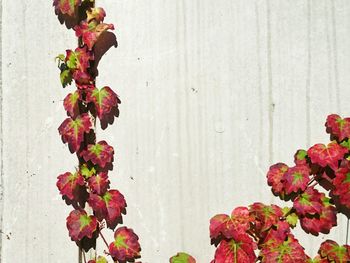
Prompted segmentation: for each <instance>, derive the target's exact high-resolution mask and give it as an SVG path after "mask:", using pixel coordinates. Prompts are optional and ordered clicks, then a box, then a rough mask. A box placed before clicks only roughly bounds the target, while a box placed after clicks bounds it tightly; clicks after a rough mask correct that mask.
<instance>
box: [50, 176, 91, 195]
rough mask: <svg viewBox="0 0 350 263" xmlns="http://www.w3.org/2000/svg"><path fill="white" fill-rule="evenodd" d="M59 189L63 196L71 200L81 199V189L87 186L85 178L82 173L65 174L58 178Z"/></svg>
mask: <svg viewBox="0 0 350 263" xmlns="http://www.w3.org/2000/svg"><path fill="white" fill-rule="evenodd" d="M57 179H58V181H57V184H56V185H57V188H58V190H59V191H60V193H61V194H62V195H63V196H66V197H67V198H68V199H69V200H78V199H79V193H80V191H79V188H80V186H83V185H84V184H85V182H84V178H83V177H82V176H81V174H80V173H78V172H76V173H74V174H72V173H69V172H67V173H64V174H61V175H59V176H58V177H57Z"/></svg>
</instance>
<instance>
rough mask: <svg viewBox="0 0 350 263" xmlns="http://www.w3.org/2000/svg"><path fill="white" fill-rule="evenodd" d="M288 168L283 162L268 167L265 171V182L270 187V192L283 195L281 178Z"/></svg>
mask: <svg viewBox="0 0 350 263" xmlns="http://www.w3.org/2000/svg"><path fill="white" fill-rule="evenodd" d="M288 169H289V167H288V165H286V164H284V163H277V164H275V165H272V166H271V167H270V169H269V171H268V173H267V183H268V185H269V186H271V187H272V192H273V193H274V194H275V195H283V193H284V185H283V183H282V178H283V175H284V174H285V173H286V172H287V171H288Z"/></svg>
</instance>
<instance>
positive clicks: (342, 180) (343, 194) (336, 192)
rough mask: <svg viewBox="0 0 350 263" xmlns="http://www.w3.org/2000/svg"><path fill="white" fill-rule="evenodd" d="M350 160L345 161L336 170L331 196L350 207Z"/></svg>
mask: <svg viewBox="0 0 350 263" xmlns="http://www.w3.org/2000/svg"><path fill="white" fill-rule="evenodd" d="M349 164H350V163H349V161H343V162H342V163H341V166H340V168H339V169H338V170H337V171H336V172H335V178H334V179H333V185H334V189H332V191H331V196H332V197H336V199H337V201H338V202H339V203H340V204H341V205H342V206H344V207H346V208H348V209H350V165H349Z"/></svg>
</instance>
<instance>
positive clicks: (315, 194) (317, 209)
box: [293, 187, 324, 216]
mask: <svg viewBox="0 0 350 263" xmlns="http://www.w3.org/2000/svg"><path fill="white" fill-rule="evenodd" d="M322 197H324V195H322V194H321V193H320V192H319V191H318V190H317V189H314V188H312V187H309V188H307V189H306V191H305V192H304V193H302V194H300V195H299V196H298V197H297V198H296V199H295V200H294V202H293V207H294V209H295V210H296V212H297V214H298V215H300V216H306V215H307V214H309V215H316V214H320V213H321V212H322V208H323V204H322Z"/></svg>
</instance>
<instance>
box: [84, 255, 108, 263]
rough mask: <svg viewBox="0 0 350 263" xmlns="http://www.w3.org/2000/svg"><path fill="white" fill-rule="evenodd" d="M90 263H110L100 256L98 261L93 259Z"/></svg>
mask: <svg viewBox="0 0 350 263" xmlns="http://www.w3.org/2000/svg"><path fill="white" fill-rule="evenodd" d="M88 263H108V261H107V259H106V258H105V257H103V256H99V257H98V258H97V259H96V260H94V259H92V260H90V261H89V262H88Z"/></svg>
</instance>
